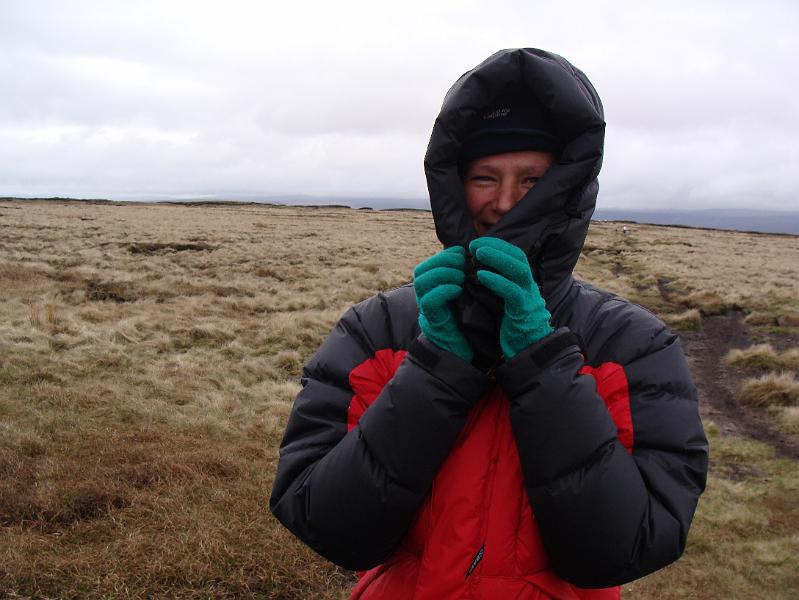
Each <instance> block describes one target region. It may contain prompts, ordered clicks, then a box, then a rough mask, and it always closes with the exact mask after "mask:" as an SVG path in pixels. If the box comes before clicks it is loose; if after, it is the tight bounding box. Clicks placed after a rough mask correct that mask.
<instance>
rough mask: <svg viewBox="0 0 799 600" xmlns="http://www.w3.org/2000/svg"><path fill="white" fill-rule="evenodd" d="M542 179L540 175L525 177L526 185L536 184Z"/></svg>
mask: <svg viewBox="0 0 799 600" xmlns="http://www.w3.org/2000/svg"><path fill="white" fill-rule="evenodd" d="M539 179H541V178H540V177H525V178H524V185H529V186H530V187H532V186H534V185H535V184H536V182H537V181H538V180H539Z"/></svg>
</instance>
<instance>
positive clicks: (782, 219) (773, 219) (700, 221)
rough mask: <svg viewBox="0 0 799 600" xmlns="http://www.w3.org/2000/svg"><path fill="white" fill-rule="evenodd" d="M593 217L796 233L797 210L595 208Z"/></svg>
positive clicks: (797, 228) (797, 227) (712, 227)
mask: <svg viewBox="0 0 799 600" xmlns="http://www.w3.org/2000/svg"><path fill="white" fill-rule="evenodd" d="M594 219H598V220H603V221H634V222H636V223H654V224H656V225H685V226H687V227H707V228H710V229H733V230H737V231H760V232H763V233H790V234H794V235H799V212H791V211H777V210H751V209H706V210H668V211H667V210H662V211H657V210H636V209H602V208H597V210H596V212H595V213H594Z"/></svg>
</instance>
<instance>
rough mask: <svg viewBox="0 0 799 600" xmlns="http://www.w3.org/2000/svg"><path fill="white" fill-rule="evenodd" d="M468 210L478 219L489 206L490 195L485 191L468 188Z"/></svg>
mask: <svg viewBox="0 0 799 600" xmlns="http://www.w3.org/2000/svg"><path fill="white" fill-rule="evenodd" d="M465 192H466V208H467V209H468V210H469V214H471V215H472V216H473V217H478V216H479V215H480V213H481V212H483V210H484V209H485V207H486V206H488V204H489V198H488V195H487V194H486V193H485V191H484V190H483V191H482V193H481V190H477V189H475V188H470V187H468V186H467V187H466V190H465Z"/></svg>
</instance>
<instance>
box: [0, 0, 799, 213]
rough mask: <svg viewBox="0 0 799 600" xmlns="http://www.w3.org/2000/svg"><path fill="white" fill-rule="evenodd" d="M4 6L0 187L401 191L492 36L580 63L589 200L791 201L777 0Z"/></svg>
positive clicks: (405, 192)
mask: <svg viewBox="0 0 799 600" xmlns="http://www.w3.org/2000/svg"><path fill="white" fill-rule="evenodd" d="M653 6H654V5H652V4H650V3H637V2H632V1H626V2H618V3H613V4H608V3H602V4H601V5H600V4H599V3H595V2H585V3H582V4H571V5H569V6H568V7H566V8H565V9H564V8H562V7H558V6H555V5H554V3H550V4H546V5H541V4H540V3H529V2H522V1H517V2H504V3H488V2H481V1H478V2H473V3H462V2H454V1H453V2H440V3H435V5H432V6H431V5H429V4H427V3H423V2H421V1H420V2H418V3H417V4H413V3H412V5H410V6H406V5H403V6H399V5H396V6H385V7H384V6H382V5H380V4H375V3H367V2H340V3H322V2H319V3H313V2H310V3H303V4H302V7H301V8H300V9H297V8H293V9H292V8H290V7H288V5H285V6H284V5H282V4H273V3H262V2H232V3H229V4H226V5H225V8H224V9H221V8H220V7H219V5H215V4H205V3H188V2H170V3H156V2H137V3H118V4H117V3H113V4H112V3H107V2H36V3H14V4H12V3H4V4H2V5H0V77H2V78H3V80H4V81H7V82H12V85H10V86H9V87H8V91H6V94H5V96H4V100H3V102H2V103H0V195H4V194H20V195H38V194H42V193H47V194H53V195H56V194H57V195H66V194H74V195H81V196H86V195H98V196H119V197H121V196H128V197H130V196H142V195H144V196H158V195H166V194H170V195H197V196H199V195H204V194H213V195H224V194H264V195H278V194H320V195H338V196H361V197H368V196H370V195H372V196H381V197H404V198H418V199H419V205H422V204H423V202H424V198H425V195H426V193H425V184H424V177H423V173H422V166H421V164H422V157H423V154H424V151H425V147H426V144H427V138H428V135H429V131H430V127H431V125H432V122H433V119H434V117H435V114H436V113H437V112H438V109H439V106H440V103H441V101H442V99H443V96H444V92H445V91H446V89H447V88H448V87H449V85H450V84H451V83H452V82H453V81H454V80H455V79H456V78H457V76H458V75H460V73H462V72H463V71H465V70H467V69H468V68H470V67H471V66H473V65H474V64H476V63H477V62H479V61H480V60H482V59H483V58H485V56H487V55H488V54H489V53H491V52H493V51H495V50H497V49H498V48H501V47H511V46H522V45H525V46H531V45H532V46H539V47H544V48H547V49H550V50H553V51H555V52H559V53H561V54H563V55H564V56H567V57H568V58H569V59H570V60H572V61H573V62H574V63H575V64H576V65H577V66H578V67H580V68H582V69H583V70H585V72H586V73H587V74H588V75H589V77H590V78H591V79H592V81H594V83H595V84H596V86H597V89H598V90H599V92H600V95H601V96H602V98H603V100H604V103H605V108H606V117H607V121H608V132H607V152H606V159H605V167H604V171H603V175H602V192H601V194H600V201H601V202H603V204H604V205H605V206H631V207H634V206H638V207H642V208H650V207H655V206H656V207H665V206H693V207H705V206H741V207H743V206H760V207H775V208H776V207H779V208H790V207H794V208H798V209H799V197H797V196H796V194H795V190H796V188H797V175H796V174H795V173H794V170H795V168H794V166H795V164H796V162H797V160H796V159H797V151H796V150H795V148H796V144H795V139H796V137H797V135H798V134H799V101H797V100H796V98H797V97H799V95H797V89H796V87H797V82H796V77H795V76H794V75H793V74H792V73H793V70H794V69H795V62H796V57H797V54H799V48H797V44H798V43H797V41H796V39H795V35H794V34H793V30H794V27H795V24H796V17H797V14H799V9H797V8H796V7H795V6H794V5H793V4H792V3H789V2H778V1H773V2H765V3H762V4H759V5H758V6H754V5H752V4H751V3H747V2H743V1H735V0H734V1H730V2H720V1H718V2H715V1H709V2H702V3H696V2H687V1H686V2H672V3H670V4H669V6H668V8H663V7H661V8H653Z"/></svg>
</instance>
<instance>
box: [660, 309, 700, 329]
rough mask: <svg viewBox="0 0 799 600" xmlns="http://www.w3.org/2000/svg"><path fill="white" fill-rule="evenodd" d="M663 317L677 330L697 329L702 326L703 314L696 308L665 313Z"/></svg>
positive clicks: (667, 323)
mask: <svg viewBox="0 0 799 600" xmlns="http://www.w3.org/2000/svg"><path fill="white" fill-rule="evenodd" d="M662 318H663V321H664V322H665V323H666V325H668V326H669V327H671V328H672V329H674V330H676V331H697V330H698V329H699V328H700V327H701V326H702V315H701V313H700V312H699V311H698V310H697V309H695V308H692V309H689V310H686V311H684V312H681V313H677V314H668V313H667V314H663V315H662Z"/></svg>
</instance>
